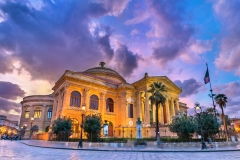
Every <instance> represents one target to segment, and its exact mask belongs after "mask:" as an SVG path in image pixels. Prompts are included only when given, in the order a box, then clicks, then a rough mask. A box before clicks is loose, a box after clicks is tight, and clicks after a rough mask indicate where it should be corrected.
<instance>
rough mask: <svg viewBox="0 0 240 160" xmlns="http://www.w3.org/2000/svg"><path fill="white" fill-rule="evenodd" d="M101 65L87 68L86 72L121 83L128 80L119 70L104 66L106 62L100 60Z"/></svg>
mask: <svg viewBox="0 0 240 160" xmlns="http://www.w3.org/2000/svg"><path fill="white" fill-rule="evenodd" d="M99 65H100V67H94V68H90V69H87V70H86V71H84V73H87V74H91V75H94V76H95V77H98V78H100V79H104V80H108V81H112V82H115V83H119V84H120V83H123V82H124V83H126V80H125V79H124V78H123V77H122V76H121V75H120V74H119V73H118V72H116V71H114V70H112V69H110V68H106V67H104V65H105V63H104V62H100V63H99Z"/></svg>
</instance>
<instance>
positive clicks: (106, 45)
mask: <svg viewBox="0 0 240 160" xmlns="http://www.w3.org/2000/svg"><path fill="white" fill-rule="evenodd" d="M105 32H106V34H105V35H103V36H99V40H98V41H99V45H100V48H101V49H102V50H103V52H104V53H105V56H106V57H107V60H111V59H112V58H113V56H114V50H113V49H112V48H111V45H110V36H111V31H110V27H105Z"/></svg>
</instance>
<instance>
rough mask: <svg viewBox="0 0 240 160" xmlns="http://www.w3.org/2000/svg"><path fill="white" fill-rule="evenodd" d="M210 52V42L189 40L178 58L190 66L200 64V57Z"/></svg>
mask: <svg viewBox="0 0 240 160" xmlns="http://www.w3.org/2000/svg"><path fill="white" fill-rule="evenodd" d="M211 50H212V41H210V40H195V39H191V40H190V41H189V42H188V44H187V46H186V47H185V48H184V49H182V50H181V53H180V54H181V55H180V58H181V59H182V60H184V61H185V62H188V63H190V64H196V63H201V61H202V60H203V58H202V57H201V55H202V54H203V53H206V52H208V51H211Z"/></svg>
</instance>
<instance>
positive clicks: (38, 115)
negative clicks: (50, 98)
mask: <svg viewBox="0 0 240 160" xmlns="http://www.w3.org/2000/svg"><path fill="white" fill-rule="evenodd" d="M41 113H42V109H41V108H40V107H37V108H35V110H34V116H33V117H34V118H41Z"/></svg>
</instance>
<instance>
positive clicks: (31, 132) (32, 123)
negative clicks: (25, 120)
mask: <svg viewBox="0 0 240 160" xmlns="http://www.w3.org/2000/svg"><path fill="white" fill-rule="evenodd" d="M33 120H34V118H33V117H32V118H31V128H30V137H29V138H31V137H32V124H33Z"/></svg>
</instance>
